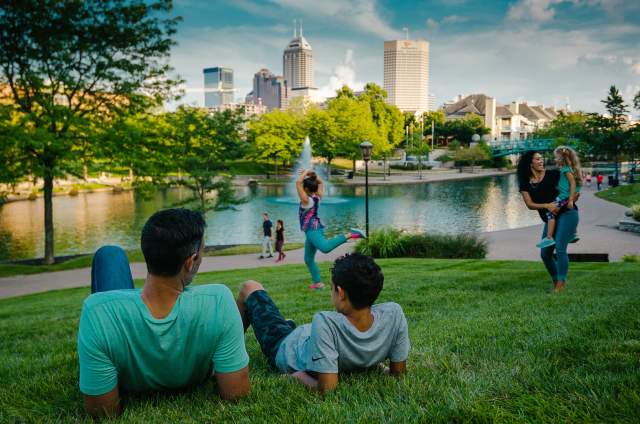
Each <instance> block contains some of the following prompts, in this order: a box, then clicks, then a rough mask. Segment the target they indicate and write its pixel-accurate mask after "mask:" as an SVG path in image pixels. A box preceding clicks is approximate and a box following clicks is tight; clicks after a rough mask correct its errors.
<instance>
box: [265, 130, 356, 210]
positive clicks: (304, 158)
mask: <svg viewBox="0 0 640 424" xmlns="http://www.w3.org/2000/svg"><path fill="white" fill-rule="evenodd" d="M300 169H313V170H314V171H316V173H318V174H319V175H320V177H321V178H322V181H323V182H324V196H323V197H322V203H324V204H335V203H344V202H347V199H344V198H340V197H332V194H334V193H335V190H334V189H333V188H332V187H331V184H330V182H329V178H328V177H329V175H328V173H327V168H326V167H317V168H316V167H315V166H314V165H313V156H312V154H311V141H310V140H309V136H306V137H305V138H304V143H303V145H302V152H301V153H300V156H299V157H298V160H297V161H296V164H295V166H294V168H293V175H292V177H291V181H289V183H288V184H287V186H286V187H285V191H284V194H285V195H284V197H278V198H274V199H273V201H274V202H276V203H293V204H296V203H298V202H300V200H299V199H298V192H297V191H296V179H297V178H298V171H299V170H300Z"/></svg>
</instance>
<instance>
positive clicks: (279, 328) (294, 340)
mask: <svg viewBox="0 0 640 424" xmlns="http://www.w3.org/2000/svg"><path fill="white" fill-rule="evenodd" d="M331 277H332V291H331V298H332V300H333V304H334V306H335V308H336V311H337V312H319V313H316V314H315V315H314V316H313V321H312V323H311V324H305V325H302V326H300V327H296V326H295V324H294V323H293V322H292V321H290V320H286V319H284V317H283V316H282V314H281V313H280V311H279V310H278V308H277V307H276V305H275V304H274V303H273V300H271V298H270V297H269V295H268V294H267V292H266V291H265V290H264V288H263V287H262V285H261V284H260V283H257V282H255V281H247V282H245V283H244V284H243V285H242V288H241V290H240V295H239V296H238V300H237V303H238V309H239V310H240V315H241V316H242V321H243V323H244V327H245V330H246V329H247V328H248V327H249V325H252V326H253V331H254V333H255V335H256V338H257V339H258V343H259V344H260V348H261V349H262V352H263V353H264V354H265V356H266V357H267V359H268V361H269V364H270V365H271V366H274V367H275V368H276V369H277V370H278V371H279V372H281V373H283V374H291V375H293V377H295V378H297V379H298V380H299V381H300V382H302V383H303V384H304V385H305V386H307V387H309V388H311V389H317V390H319V391H320V392H326V391H328V390H332V389H335V388H336V386H337V385H338V374H339V372H345V371H355V370H362V369H368V368H372V367H377V366H378V365H379V364H381V363H382V362H383V361H385V360H387V359H389V360H390V373H391V374H392V375H400V374H402V373H403V372H404V371H405V366H406V360H407V355H408V353H409V336H408V332H407V320H406V319H405V317H404V314H403V312H402V308H401V307H400V305H398V304H397V303H382V304H379V305H373V302H375V300H376V298H377V297H378V295H379V294H380V291H381V290H382V284H383V280H384V276H383V275H382V271H381V270H380V267H379V266H378V265H377V264H376V263H375V262H374V261H373V259H371V258H370V257H368V256H364V255H359V254H351V255H346V256H343V257H341V258H339V259H337V260H336V262H335V264H334V266H333V268H332V270H331Z"/></svg>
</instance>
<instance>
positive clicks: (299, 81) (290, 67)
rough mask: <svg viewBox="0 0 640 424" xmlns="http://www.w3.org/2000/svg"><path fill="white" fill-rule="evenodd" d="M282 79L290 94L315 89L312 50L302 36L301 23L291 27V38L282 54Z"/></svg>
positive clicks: (305, 93)
mask: <svg viewBox="0 0 640 424" xmlns="http://www.w3.org/2000/svg"><path fill="white" fill-rule="evenodd" d="M282 68H283V74H284V79H285V80H286V81H287V86H288V88H289V90H291V94H292V96H297V95H308V94H309V93H310V92H313V91H315V87H314V79H313V51H312V50H311V45H310V44H309V43H308V42H307V40H306V39H305V38H304V37H303V36H302V25H300V29H299V30H298V29H297V28H296V27H295V24H294V29H293V40H291V41H290V42H289V45H288V46H287V48H286V49H285V50H284V54H283V55H282Z"/></svg>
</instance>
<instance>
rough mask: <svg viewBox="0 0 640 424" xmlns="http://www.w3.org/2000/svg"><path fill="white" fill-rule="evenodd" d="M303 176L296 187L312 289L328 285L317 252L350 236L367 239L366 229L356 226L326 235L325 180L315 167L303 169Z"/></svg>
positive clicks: (301, 172) (305, 259) (333, 245)
mask: <svg viewBox="0 0 640 424" xmlns="http://www.w3.org/2000/svg"><path fill="white" fill-rule="evenodd" d="M299 172H300V176H299V177H298V179H297V180H296V190H297V191H298V197H299V198H300V207H299V208H298V217H299V218H300V230H301V231H303V232H304V235H305V241H304V263H305V264H306V265H307V268H308V269H309V273H310V274H311V284H310V285H309V288H310V289H312V290H315V289H322V288H324V283H323V282H322V281H321V278H320V269H318V265H317V264H316V260H315V257H316V252H317V251H318V250H320V251H321V252H322V253H329V252H331V251H332V250H333V249H335V248H336V247H338V246H340V245H341V244H343V243H345V242H346V241H347V240H349V239H357V238H364V232H363V231H362V230H359V229H357V228H352V229H351V230H350V231H349V232H348V233H345V234H340V235H339V236H336V237H334V238H332V239H329V240H327V239H325V238H324V225H322V223H321V222H320V218H319V217H318V209H319V208H320V200H321V199H322V195H323V193H324V184H323V182H322V179H321V178H320V177H319V176H318V175H317V174H316V173H315V172H314V171H311V170H305V169H301V170H300V171H299Z"/></svg>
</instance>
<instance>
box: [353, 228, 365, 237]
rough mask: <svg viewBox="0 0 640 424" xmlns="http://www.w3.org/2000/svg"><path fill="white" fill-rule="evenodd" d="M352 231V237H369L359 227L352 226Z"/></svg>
mask: <svg viewBox="0 0 640 424" xmlns="http://www.w3.org/2000/svg"><path fill="white" fill-rule="evenodd" d="M350 231H351V238H352V239H360V238H367V236H366V235H365V234H364V231H362V230H361V229H359V228H352V229H351V230H350Z"/></svg>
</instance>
